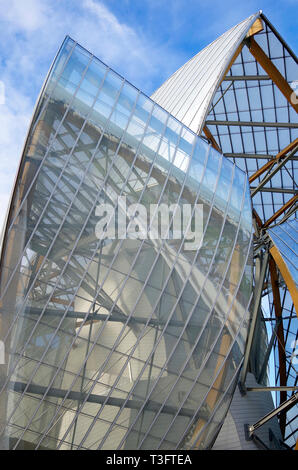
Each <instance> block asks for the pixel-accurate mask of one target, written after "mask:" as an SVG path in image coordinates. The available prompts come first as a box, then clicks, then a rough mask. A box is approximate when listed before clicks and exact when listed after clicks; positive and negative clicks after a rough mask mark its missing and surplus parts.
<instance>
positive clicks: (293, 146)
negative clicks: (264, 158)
mask: <svg viewBox="0 0 298 470" xmlns="http://www.w3.org/2000/svg"><path fill="white" fill-rule="evenodd" d="M293 149H294V150H295V151H297V149H298V139H295V140H294V141H293V142H291V143H290V144H289V145H287V146H286V147H285V148H284V149H282V150H281V151H280V152H279V153H278V154H277V155H276V157H275V158H273V159H272V160H271V161H270V162H267V163H266V164H265V165H263V166H262V167H261V168H259V169H258V170H257V171H256V172H255V173H254V174H253V175H251V176H250V178H249V183H252V182H253V181H254V180H256V179H257V178H258V177H259V176H261V175H262V174H263V173H265V171H267V170H270V168H271V167H272V165H274V164H275V163H277V162H278V161H279V160H280V159H281V158H282V157H284V156H285V155H286V154H287V153H288V152H291V151H292V150H293ZM295 151H294V153H293V152H291V154H290V155H289V156H288V157H292V156H294V154H295ZM287 160H289V158H287Z"/></svg>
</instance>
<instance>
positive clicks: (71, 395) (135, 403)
mask: <svg viewBox="0 0 298 470" xmlns="http://www.w3.org/2000/svg"><path fill="white" fill-rule="evenodd" d="M26 387H27V384H26V383H24V382H11V383H10V389H11V390H13V391H14V392H19V393H20V392H23V391H24V390H25V388H26ZM26 393H27V394H30V393H32V394H34V395H46V396H49V397H56V398H64V397H65V396H66V395H67V399H68V400H75V401H77V400H78V401H83V400H84V399H85V398H86V395H87V402H89V403H98V404H104V403H106V406H117V407H119V408H120V407H121V406H122V405H123V404H125V408H130V409H134V410H139V409H140V408H141V407H142V405H143V401H142V400H128V401H126V400H125V399H124V398H115V397H109V398H107V396H106V395H96V394H88V393H87V394H86V393H84V392H77V391H73V390H72V391H69V390H67V389H65V390H63V389H60V388H50V389H49V390H48V389H47V387H44V386H42V385H35V384H30V385H29V386H28V387H27V389H26ZM160 407H161V404H160V403H158V402H155V401H153V400H149V401H148V402H147V404H146V409H147V410H149V411H154V412H156V411H159V410H160ZM176 412H177V407H175V406H170V405H165V406H163V408H162V413H165V414H170V415H174V414H176ZM194 413H195V410H193V409H187V408H181V410H180V411H179V415H180V416H186V417H188V418H193V416H194ZM199 416H201V417H202V418H203V419H208V418H209V413H208V412H206V411H204V410H200V411H199Z"/></svg>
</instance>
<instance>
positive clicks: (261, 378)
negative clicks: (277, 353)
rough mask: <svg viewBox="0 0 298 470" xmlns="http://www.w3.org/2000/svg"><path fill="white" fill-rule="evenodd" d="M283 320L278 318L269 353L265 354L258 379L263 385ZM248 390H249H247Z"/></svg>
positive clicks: (268, 349)
mask: <svg viewBox="0 0 298 470" xmlns="http://www.w3.org/2000/svg"><path fill="white" fill-rule="evenodd" d="M281 321H282V320H281V318H278V319H277V320H276V325H275V327H274V330H273V332H272V336H271V339H270V341H269V344H268V347H267V351H266V354H265V357H264V361H263V365H262V368H261V372H260V374H259V377H258V380H257V382H258V383H262V380H263V378H264V377H265V374H266V370H267V364H268V360H269V357H270V354H271V350H272V347H273V344H274V341H275V338H276V334H277V329H278V327H279V325H280V322H281ZM247 390H248V389H247Z"/></svg>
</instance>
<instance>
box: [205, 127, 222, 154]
mask: <svg viewBox="0 0 298 470" xmlns="http://www.w3.org/2000/svg"><path fill="white" fill-rule="evenodd" d="M203 132H204V134H205V136H206V137H207V139H208V140H209V141H210V143H211V145H212V147H213V148H214V149H215V150H217V151H218V152H220V153H222V150H221V148H220V146H219V145H218V143H217V142H216V140H215V138H214V137H213V135H212V134H211V132H210V130H209V128H208V127H207V126H206V125H205V126H204V127H203Z"/></svg>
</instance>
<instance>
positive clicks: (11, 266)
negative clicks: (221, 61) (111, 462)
mask: <svg viewBox="0 0 298 470" xmlns="http://www.w3.org/2000/svg"><path fill="white" fill-rule="evenodd" d="M124 198H125V199H124ZM124 200H125V201H126V204H127V206H125V207H124V206H123V205H122V206H121V204H120V206H119V204H118V202H119V201H124ZM107 203H109V204H110V205H112V206H113V207H114V208H115V214H116V213H117V214H118V215H119V213H121V216H122V220H124V221H125V223H126V224H127V226H128V231H129V229H130V227H131V225H129V224H132V223H133V219H134V216H135V214H133V213H132V212H131V211H129V210H128V209H127V208H128V206H129V205H130V207H131V205H132V204H136V203H141V204H142V205H143V206H144V207H145V208H148V210H149V206H150V207H152V205H153V206H154V207H155V210H156V213H158V211H159V210H160V209H161V208H162V205H167V206H170V205H177V206H175V207H176V209H175V210H174V211H173V213H171V214H172V215H171V217H172V219H173V220H174V216H175V214H176V212H177V211H178V212H179V210H180V209H182V207H183V205H185V204H188V205H190V206H191V207H192V208H193V209H192V210H191V212H189V213H188V216H187V217H186V218H183V224H184V225H183V226H184V227H186V231H185V233H186V235H187V233H188V232H187V230H190V228H191V227H192V226H193V223H194V221H195V220H196V219H195V217H196V208H197V207H198V205H201V207H202V208H203V212H202V216H203V238H202V244H201V246H200V247H199V248H191V247H190V248H188V249H186V238H187V237H186V236H184V238H183V236H182V237H181V238H180V239H178V238H174V236H173V233H172V236H169V237H160V238H156V239H149V238H146V237H143V238H142V237H141V236H139V238H133V236H132V237H130V238H125V237H122V238H121V237H118V238H113V237H108V236H106V235H102V236H101V237H98V235H97V234H96V226H97V224H98V221H99V217H98V215H97V207H98V206H99V205H101V204H107ZM117 204H118V205H117ZM175 211H176V212H175ZM112 217H113V216H111V218H110V219H109V221H108V222H107V224H108V225H109V223H110V221H111V220H112ZM123 217H124V219H123ZM117 220H118V221H119V219H117ZM118 228H119V227H118ZM251 240H252V218H251V200H250V191H249V185H248V181H247V177H246V174H245V173H244V172H243V171H242V170H240V169H239V168H237V166H236V165H235V164H233V163H232V162H230V161H228V160H227V159H226V158H225V157H223V156H222V155H221V154H219V153H218V152H216V151H215V150H214V149H212V147H211V146H210V145H208V144H207V143H206V141H204V140H203V139H202V138H200V137H198V136H197V135H195V134H194V133H193V132H192V131H191V130H189V129H188V128H187V127H185V126H184V125H182V124H181V123H180V122H179V121H177V120H176V119H175V118H174V117H173V116H171V115H170V114H169V113H168V112H166V111H165V110H164V109H162V108H161V107H160V106H159V105H157V104H156V103H155V102H154V101H152V100H151V99H150V98H147V97H146V96H145V95H143V94H142V93H141V92H140V91H139V90H137V89H136V88H134V87H133V86H132V85H130V84H129V83H128V82H127V81H125V80H124V79H123V78H122V77H120V76H119V75H117V74H116V73H115V72H113V71H112V70H110V69H109V68H108V67H107V66H105V65H104V64H103V63H102V62H100V61H99V60H98V59H96V58H95V57H94V56H92V55H91V54H89V53H88V52H87V51H86V50H84V49H83V48H81V47H80V46H79V45H77V44H76V43H75V42H74V41H72V40H71V39H70V38H67V39H66V40H65V42H64V44H63V46H62V48H61V50H60V52H59V54H58V56H57V58H56V60H55V62H54V64H53V67H52V69H51V71H50V74H49V77H48V79H47V81H46V84H45V86H44V89H43V91H42V94H41V97H40V99H39V102H38V104H37V108H36V111H35V114H34V117H33V121H32V124H31V128H30V131H29V135H28V138H27V143H26V146H25V149H24V154H23V158H22V161H21V165H20V169H19V173H18V178H17V181H16V185H15V189H14V194H13V199H12V203H11V207H10V213H9V216H8V222H7V227H6V232H5V234H4V241H3V247H2V258H1V285H0V287H1V304H0V309H1V337H2V338H3V340H4V341H5V346H6V365H5V366H1V367H2V372H1V373H2V378H1V379H2V380H1V395H0V399H1V404H0V405H1V406H0V410H1V425H2V430H1V431H2V448H18V449H22V448H25V449H78V448H82V449H159V448H160V449H174V448H178V449H188V448H207V447H208V446H210V444H211V443H212V442H213V440H214V438H215V436H216V434H217V432H218V430H219V428H220V426H221V424H222V422H223V419H224V417H225V415H226V412H227V409H228V406H229V403H230V400H231V397H232V394H233V391H234V387H235V384H236V380H237V376H238V372H239V369H240V367H241V364H242V359H243V352H244V347H245V341H246V334H247V328H248V321H249V305H250V301H251V291H252V249H251Z"/></svg>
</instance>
